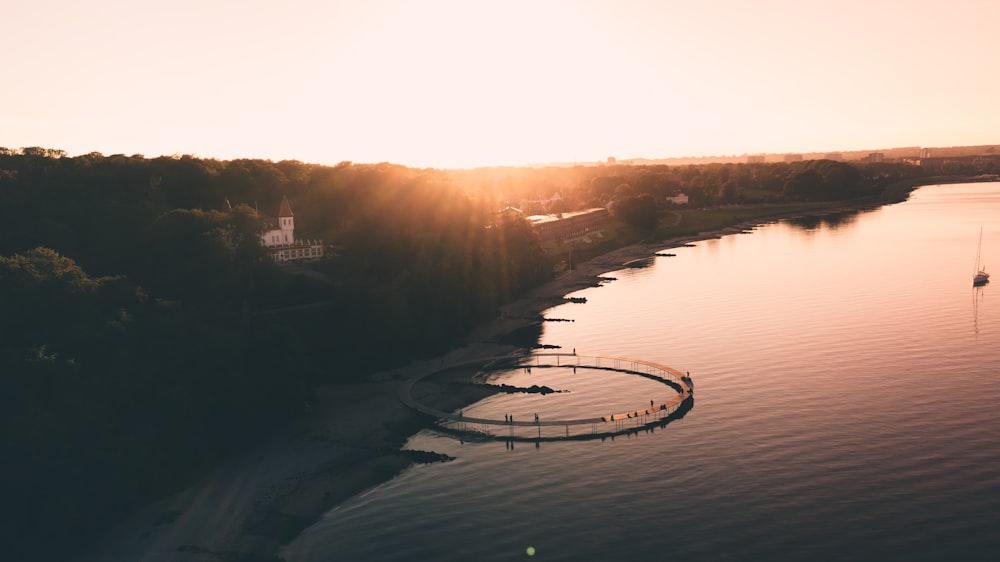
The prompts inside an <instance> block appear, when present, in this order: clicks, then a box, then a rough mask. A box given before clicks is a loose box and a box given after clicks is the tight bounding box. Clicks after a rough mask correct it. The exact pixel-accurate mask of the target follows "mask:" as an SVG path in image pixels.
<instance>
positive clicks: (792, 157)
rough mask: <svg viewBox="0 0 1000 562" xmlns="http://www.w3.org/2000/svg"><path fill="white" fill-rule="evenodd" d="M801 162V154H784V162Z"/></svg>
mask: <svg viewBox="0 0 1000 562" xmlns="http://www.w3.org/2000/svg"><path fill="white" fill-rule="evenodd" d="M801 161H802V155H801V154H786V155H785V162H801Z"/></svg>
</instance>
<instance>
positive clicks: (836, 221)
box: [784, 209, 867, 230]
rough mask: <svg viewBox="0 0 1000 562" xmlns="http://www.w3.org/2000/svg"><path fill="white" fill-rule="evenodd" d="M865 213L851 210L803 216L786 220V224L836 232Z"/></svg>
mask: <svg viewBox="0 0 1000 562" xmlns="http://www.w3.org/2000/svg"><path fill="white" fill-rule="evenodd" d="M864 212H867V210H866V209H851V210H845V211H841V212H835V213H829V214H822V215H802V216H798V217H792V218H788V219H785V220H784V222H786V223H788V224H790V225H792V226H794V227H797V228H801V229H802V230H816V229H818V228H820V227H826V228H829V229H831V230H836V229H838V228H841V227H844V226H849V225H851V224H853V223H855V222H857V220H858V218H859V217H860V216H861V214H862V213H864Z"/></svg>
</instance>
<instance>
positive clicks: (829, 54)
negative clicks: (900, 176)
mask: <svg viewBox="0 0 1000 562" xmlns="http://www.w3.org/2000/svg"><path fill="white" fill-rule="evenodd" d="M998 21H1000V1H993V0H947V1H944V0H938V1H923V0H858V1H855V0H845V1H840V2H826V1H811V0H788V1H785V0H753V1H747V0H717V1H711V0H685V1H671V0H661V1H654V0H645V1H644V0H607V1H603V0H602V1H598V0H589V1H588V0H578V1H564V2H556V1H544V0H529V1H524V2H522V1H519V0H503V1H496V2H480V1H474V0H419V1H409V2H408V1H402V0H399V1H369V0H357V1H337V0H325V1H324V0H281V1H277V0H275V1H255V0H238V1H237V0H234V1H229V0H171V1H143V0H91V1H69V0H31V1H22V2H13V1H11V2H6V3H5V5H4V7H3V10H2V12H0V50H2V52H3V53H4V62H3V67H2V71H0V72H2V74H0V75H2V88H0V146H6V147H9V148H18V147H24V146H43V147H47V148H60V149H64V150H66V151H68V152H69V153H70V154H73V155H75V154H81V153H86V152H91V151H99V152H103V153H105V154H114V153H125V154H134V153H141V154H145V155H146V156H150V157H152V156H158V155H161V154H195V155H198V156H204V157H217V158H224V159H229V158H240V157H251V158H269V159H274V160H280V159H286V158H292V159H298V160H303V161H307V162H319V163H336V162H339V161H342V160H352V161H355V162H382V161H390V162H397V163H402V164H406V165H411V166H436V167H456V166H470V165H484V164H524V163H533V162H553V161H593V160H603V159H605V158H607V157H608V156H616V157H618V158H619V159H622V158H634V157H645V158H661V157H668V156H698V155H721V154H743V153H757V152H807V151H833V150H850V149H874V148H889V147H894V146H952V145H971V144H992V143H1000V33H998V32H997V31H996V25H997V23H996V22H998Z"/></svg>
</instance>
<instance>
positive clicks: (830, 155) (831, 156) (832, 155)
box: [823, 152, 844, 162]
mask: <svg viewBox="0 0 1000 562" xmlns="http://www.w3.org/2000/svg"><path fill="white" fill-rule="evenodd" d="M823 158H824V159H826V160H836V161H837V162H842V161H843V160H844V155H843V154H841V153H840V152H827V153H826V154H824V155H823Z"/></svg>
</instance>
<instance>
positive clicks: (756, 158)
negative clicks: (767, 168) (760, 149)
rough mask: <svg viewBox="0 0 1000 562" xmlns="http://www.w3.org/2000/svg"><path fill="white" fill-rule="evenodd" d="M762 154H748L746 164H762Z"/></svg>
mask: <svg viewBox="0 0 1000 562" xmlns="http://www.w3.org/2000/svg"><path fill="white" fill-rule="evenodd" d="M763 163H764V155H763V154H748V155H747V164H763Z"/></svg>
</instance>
